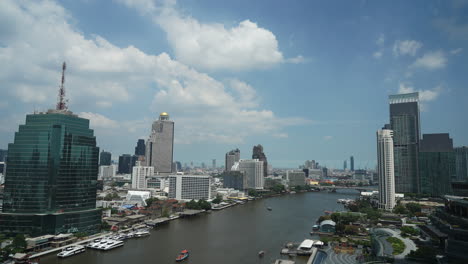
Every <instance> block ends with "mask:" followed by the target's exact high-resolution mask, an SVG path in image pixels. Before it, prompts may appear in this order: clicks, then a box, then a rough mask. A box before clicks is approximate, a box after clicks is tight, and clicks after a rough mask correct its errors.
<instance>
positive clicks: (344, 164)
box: [343, 160, 348, 170]
mask: <svg viewBox="0 0 468 264" xmlns="http://www.w3.org/2000/svg"><path fill="white" fill-rule="evenodd" d="M347 168H348V164H347V162H346V160H345V161H343V170H346V169H347Z"/></svg>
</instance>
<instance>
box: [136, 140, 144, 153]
mask: <svg viewBox="0 0 468 264" xmlns="http://www.w3.org/2000/svg"><path fill="white" fill-rule="evenodd" d="M145 154H146V145H145V140H144V139H138V142H137V145H136V147H135V155H136V156H145Z"/></svg>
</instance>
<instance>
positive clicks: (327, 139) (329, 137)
mask: <svg viewBox="0 0 468 264" xmlns="http://www.w3.org/2000/svg"><path fill="white" fill-rule="evenodd" d="M323 139H324V140H325V141H330V140H332V139H333V136H324V137H323Z"/></svg>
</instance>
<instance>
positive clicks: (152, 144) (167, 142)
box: [146, 112, 174, 174]
mask: <svg viewBox="0 0 468 264" xmlns="http://www.w3.org/2000/svg"><path fill="white" fill-rule="evenodd" d="M173 156H174V122H172V121H171V120H169V114H167V113H166V112H163V113H161V114H160V115H159V120H156V121H154V122H153V126H152V128H151V135H150V136H149V139H148V141H147V142H146V165H147V166H153V167H154V172H155V173H156V174H159V173H163V174H164V173H171V172H172V161H173Z"/></svg>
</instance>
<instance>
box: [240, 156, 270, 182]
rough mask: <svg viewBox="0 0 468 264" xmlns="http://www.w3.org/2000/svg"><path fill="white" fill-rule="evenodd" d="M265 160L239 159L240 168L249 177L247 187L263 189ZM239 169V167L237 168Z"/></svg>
mask: <svg viewBox="0 0 468 264" xmlns="http://www.w3.org/2000/svg"><path fill="white" fill-rule="evenodd" d="M263 165H264V162H263V161H260V160H259V159H250V160H244V159H241V160H239V167H238V170H239V171H241V172H242V173H244V175H245V177H247V186H246V187H245V188H246V189H263V186H264V183H265V182H264V181H265V179H264V176H263V175H264V173H263V170H265V169H266V168H264V167H263ZM236 169H237V168H236Z"/></svg>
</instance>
